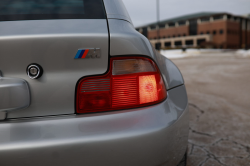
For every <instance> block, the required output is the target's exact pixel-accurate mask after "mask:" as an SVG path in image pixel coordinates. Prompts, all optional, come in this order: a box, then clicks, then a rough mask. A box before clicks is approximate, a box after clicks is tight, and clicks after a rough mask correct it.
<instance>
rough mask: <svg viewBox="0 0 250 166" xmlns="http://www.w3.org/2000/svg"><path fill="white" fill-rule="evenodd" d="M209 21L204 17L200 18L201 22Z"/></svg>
mask: <svg viewBox="0 0 250 166" xmlns="http://www.w3.org/2000/svg"><path fill="white" fill-rule="evenodd" d="M209 20H210V18H209V17H204V18H201V22H207V21H209Z"/></svg>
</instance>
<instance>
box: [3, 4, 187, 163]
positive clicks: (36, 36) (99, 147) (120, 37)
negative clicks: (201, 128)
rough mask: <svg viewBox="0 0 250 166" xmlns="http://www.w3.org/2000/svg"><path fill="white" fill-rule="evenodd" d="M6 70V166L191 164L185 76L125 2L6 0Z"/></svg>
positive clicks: (4, 35)
mask: <svg viewBox="0 0 250 166" xmlns="http://www.w3.org/2000/svg"><path fill="white" fill-rule="evenodd" d="M0 70H1V72H0V165H1V166H31V165H32V166H33V165H36V166H45V165H46V166H57V165H58V166H80V165H84V166H163V165H167V166H172V165H173V166H175V165H178V163H179V162H180V161H181V160H182V159H183V160H182V163H181V164H182V165H185V153H186V150H187V140H188V128H189V120H188V99H187V93H186V89H185V85H184V80H183V77H182V75H181V73H180V71H179V70H178V68H177V67H176V66H175V65H174V64H173V63H172V62H171V61H170V60H169V59H167V58H166V57H164V56H162V55H161V54H159V53H158V52H157V51H155V49H154V48H153V47H152V46H151V44H150V42H149V41H148V40H147V38H146V37H144V36H143V35H142V34H140V33H139V32H137V31H136V30H135V28H134V26H133V23H132V21H131V19H130V17H129V15H128V13H127V11H126V9H125V7H124V5H123V3H122V1H121V0H1V1H0ZM183 156H184V157H183Z"/></svg>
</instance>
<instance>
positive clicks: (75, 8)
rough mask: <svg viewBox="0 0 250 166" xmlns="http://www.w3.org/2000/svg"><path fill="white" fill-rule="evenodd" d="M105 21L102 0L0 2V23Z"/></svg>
mask: <svg viewBox="0 0 250 166" xmlns="http://www.w3.org/2000/svg"><path fill="white" fill-rule="evenodd" d="M43 19H105V12H104V7H103V3H102V0H0V21H12V20H43Z"/></svg>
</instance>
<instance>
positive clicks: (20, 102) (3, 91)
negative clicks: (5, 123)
mask: <svg viewBox="0 0 250 166" xmlns="http://www.w3.org/2000/svg"><path fill="white" fill-rule="evenodd" d="M29 105H30V91H29V86H28V84H27V82H26V81H25V80H23V79H20V78H8V77H1V76H0V112H10V111H16V110H19V109H24V108H27V107H28V106H29ZM2 115H4V114H2ZM0 119H1V118H0Z"/></svg>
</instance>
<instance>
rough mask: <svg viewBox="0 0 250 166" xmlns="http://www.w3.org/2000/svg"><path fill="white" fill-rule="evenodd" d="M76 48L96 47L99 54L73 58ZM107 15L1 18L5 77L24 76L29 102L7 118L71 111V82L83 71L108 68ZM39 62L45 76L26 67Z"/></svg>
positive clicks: (0, 46)
mask: <svg viewBox="0 0 250 166" xmlns="http://www.w3.org/2000/svg"><path fill="white" fill-rule="evenodd" d="M80 48H100V49H101V54H102V56H101V57H100V58H95V59H93V58H88V59H87V58H86V59H74V57H75V55H76V53H77V51H78V49H80ZM108 49H109V41H108V28H107V20H106V19H103V20H102V19H101V20H98V19H95V20H81V19H76V20H74V19H71V20H32V21H6V22H0V67H1V70H2V72H3V73H4V76H5V77H15V78H21V79H24V80H26V81H27V82H28V84H29V86H30V92H31V105H30V107H28V108H26V109H22V110H20V111H15V112H11V113H9V114H8V118H20V117H35V116H48V115H60V114H74V112H75V109H74V106H75V87H76V83H77V81H78V80H79V79H80V78H81V77H83V76H86V75H96V74H103V73H105V72H106V71H107V69H108V57H109V56H108ZM31 63H38V64H39V65H41V66H42V68H43V70H44V72H43V76H42V77H41V78H39V79H36V80H31V79H30V78H29V77H28V76H27V74H26V68H27V66H28V65H29V64H31Z"/></svg>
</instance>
